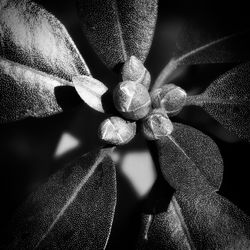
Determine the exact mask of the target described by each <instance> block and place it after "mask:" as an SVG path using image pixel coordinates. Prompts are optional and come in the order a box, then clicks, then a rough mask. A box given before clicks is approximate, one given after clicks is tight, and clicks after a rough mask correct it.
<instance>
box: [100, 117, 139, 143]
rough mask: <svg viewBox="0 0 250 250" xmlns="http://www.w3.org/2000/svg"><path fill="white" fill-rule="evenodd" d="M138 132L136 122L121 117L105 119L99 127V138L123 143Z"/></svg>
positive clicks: (107, 141)
mask: <svg viewBox="0 0 250 250" xmlns="http://www.w3.org/2000/svg"><path fill="white" fill-rule="evenodd" d="M135 133H136V123H135V122H133V123H131V122H128V121H125V120H123V119H122V118H120V117H116V116H112V117H110V118H108V119H105V120H104V121H103V122H102V123H101V124H100V127H99V138H100V139H101V140H102V141H104V142H106V143H109V144H114V145H123V144H126V143H128V142H129V141H130V140H132V139H133V138H134V136H135Z"/></svg>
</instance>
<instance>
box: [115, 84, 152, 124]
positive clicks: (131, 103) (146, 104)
mask: <svg viewBox="0 0 250 250" xmlns="http://www.w3.org/2000/svg"><path fill="white" fill-rule="evenodd" d="M113 99H114V104H115V107H116V109H117V110H118V111H119V112H120V113H121V114H122V115H123V116H124V117H126V118H128V119H132V120H139V119H141V118H143V117H145V116H146V115H147V114H148V112H149V111H150V108H151V98H150V95H149V93H148V90H147V89H146V87H145V86H143V85H142V84H140V83H136V82H133V81H125V82H121V83H119V84H118V85H117V86H116V88H115V89H114V92H113Z"/></svg>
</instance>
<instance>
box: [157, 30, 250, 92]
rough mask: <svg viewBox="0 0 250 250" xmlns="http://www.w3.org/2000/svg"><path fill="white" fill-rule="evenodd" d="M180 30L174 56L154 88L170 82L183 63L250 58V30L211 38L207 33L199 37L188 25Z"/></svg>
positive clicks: (227, 61)
mask: <svg viewBox="0 0 250 250" xmlns="http://www.w3.org/2000/svg"><path fill="white" fill-rule="evenodd" d="M186 29H187V30H185V29H183V30H182V32H180V33H181V34H182V35H181V36H180V38H179V39H178V40H177V42H176V43H177V45H176V51H175V52H174V55H173V58H172V59H171V60H170V61H169V63H168V64H167V65H166V66H165V67H164V68H163V70H162V71H161V73H160V74H159V76H158V78H157V79H156V82H155V85H154V89H155V88H158V87H160V86H162V85H163V84H165V83H168V82H169V80H170V78H171V76H172V73H173V72H174V71H175V70H176V69H177V68H178V67H179V66H182V65H192V64H205V63H237V62H243V61H247V60H249V53H247V51H249V42H250V31H249V30H246V31H242V32H240V33H235V34H230V35H227V36H224V37H220V38H216V39H214V40H211V38H210V39H209V38H208V37H207V36H205V35H203V34H202V35H201V34H199V35H200V36H199V37H197V34H196V33H197V31H193V30H192V29H190V27H188V28H187V27H186Z"/></svg>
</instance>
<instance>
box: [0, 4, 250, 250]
mask: <svg viewBox="0 0 250 250" xmlns="http://www.w3.org/2000/svg"><path fill="white" fill-rule="evenodd" d="M37 2H39V3H40V4H41V5H43V6H44V7H45V8H46V9H47V10H48V11H49V12H51V13H53V14H54V15H55V16H56V17H57V18H58V19H59V20H60V21H61V22H62V23H63V24H64V25H65V26H66V28H67V30H68V32H69V34H70V35H71V36H72V38H73V41H74V42H75V43H76V46H77V47H78V49H79V51H80V52H81V54H82V56H83V58H84V59H85V61H86V63H87V65H88V66H89V68H90V70H91V72H92V74H93V76H94V77H95V78H97V79H99V80H101V81H103V82H104V83H105V84H106V85H108V86H114V85H115V84H116V83H117V81H118V80H119V79H118V77H117V76H116V75H115V74H114V73H112V72H110V71H109V70H108V69H107V68H106V67H105V66H104V65H103V64H102V62H101V61H100V59H99V58H98V57H97V56H96V54H95V53H94V51H93V50H92V48H91V47H90V46H89V44H88V43H87V41H86V39H85V38H84V36H83V33H82V31H81V28H80V24H79V22H78V18H77V13H76V8H75V6H74V2H73V1H59V0H54V1H49V0H44V1H42V0H40V1H37ZM182 23H191V24H193V25H194V26H195V27H197V28H198V30H199V32H201V34H209V36H210V35H211V37H213V36H216V35H218V34H228V33H230V32H234V31H241V30H244V29H245V28H246V27H250V22H249V8H248V6H247V4H246V3H244V2H240V1H234V2H232V3H230V2H228V1H183V2H182V1H164V0H162V1H160V4H159V17H158V21H157V27H156V31H155V37H154V40H153V44H152V49H151V51H150V53H149V56H148V59H147V61H146V67H147V68H148V70H149V71H150V73H151V75H152V79H153V80H155V79H156V77H157V75H158V74H159V73H160V71H161V69H162V68H163V67H164V66H165V64H166V63H167V62H168V60H169V58H170V56H171V48H173V43H174V41H175V40H174V39H175V30H176V27H178V26H179V25H180V24H182ZM249 52H250V51H246V54H249ZM249 55H250V54H249ZM233 66H234V65H233V64H213V65H211V64H210V65H195V66H190V67H186V68H181V69H180V71H179V72H178V74H177V75H176V78H175V79H174V82H175V83H176V84H177V85H179V86H182V87H183V88H184V89H185V90H187V91H188V92H190V93H199V92H201V91H202V90H203V89H204V88H205V87H206V86H208V84H209V83H210V82H211V81H212V80H214V79H215V78H216V77H217V76H219V75H220V74H222V73H224V72H225V71H227V70H228V69H230V68H232V67H233ZM86 115H87V116H88V119H87V120H88V123H89V124H90V125H93V124H94V123H95V121H96V119H97V118H96V113H95V112H92V111H91V110H90V109H88V108H87V107H85V106H84V107H79V108H78V109H76V110H74V111H72V112H66V113H64V114H60V115H57V116H55V117H50V118H46V119H43V120H41V119H27V120H25V121H20V122H16V123H13V124H8V125H0V138H1V142H0V159H1V163H0V164H1V170H2V171H1V182H0V183H1V184H0V188H1V189H0V192H1V193H0V194H1V201H2V202H1V213H0V216H1V218H0V221H1V225H0V227H1V229H2V231H4V229H5V227H6V224H7V223H8V221H9V219H10V218H11V215H12V214H13V212H14V211H15V209H16V208H17V207H18V205H19V204H20V203H21V202H22V201H23V199H24V198H25V197H26V196H27V195H28V194H29V193H30V192H31V190H34V189H36V188H37V186H39V184H40V182H41V181H44V180H45V179H46V178H47V176H48V175H49V174H51V173H53V172H54V171H56V169H58V168H59V167H60V166H61V165H62V164H63V163H64V162H67V161H68V160H71V159H72V158H74V157H75V156H77V155H80V154H82V153H84V152H86V151H87V150H89V149H91V148H92V147H94V142H93V144H91V143H90V144H89V145H88V147H86V145H84V146H83V147H81V148H79V149H78V150H76V151H75V152H71V153H68V154H67V155H65V156H64V157H62V158H61V159H57V160H55V159H53V158H52V156H53V153H54V150H55V148H56V145H57V143H58V140H59V138H60V136H61V134H62V132H63V131H69V132H70V133H71V134H73V135H74V136H75V137H77V138H79V139H80V140H84V138H86V136H89V137H91V134H90V135H86V130H85V129H83V128H85V127H84V126H85V125H84V124H85V123H86ZM98 119H99V118H98ZM176 120H177V121H181V122H185V123H186V124H189V125H192V126H193V127H195V128H198V129H199V130H201V131H202V132H204V133H205V134H207V135H209V136H210V137H211V138H213V140H214V141H215V142H216V144H217V145H218V146H219V149H220V151H221V154H222V156H223V159H224V179H223V183H222V186H221V189H220V191H219V193H220V194H221V195H223V196H225V197H226V198H227V199H229V200H230V201H232V202H233V203H234V204H236V205H237V206H238V207H239V208H240V209H242V210H243V211H244V212H245V213H247V214H248V215H250V205H249V203H248V198H249V195H248V188H249V184H248V183H249V174H248V168H249V167H250V161H249V153H250V146H249V145H248V144H247V143H246V142H244V141H241V140H239V139H237V137H236V136H233V135H230V133H229V132H228V131H226V130H225V129H224V128H222V127H221V126H220V125H219V124H218V123H217V122H216V121H215V120H213V119H212V118H210V117H209V116H208V115H207V114H206V113H205V112H203V111H202V110H200V109H199V108H194V107H189V108H185V109H184V110H183V111H182V113H181V114H180V115H179V117H177V118H176ZM92 133H93V136H94V134H95V132H94V131H93V132H92ZM145 149H146V144H145V143H144V141H143V140H142V139H141V138H136V143H135V144H134V145H133V146H130V145H128V146H127V147H125V149H124V151H126V150H145ZM166 187H167V185H166ZM167 188H168V187H167ZM169 190H171V189H169ZM171 192H172V190H171ZM143 204H144V203H143V200H141V199H139V198H138V196H137V195H136V194H135V193H134V191H133V189H132V188H131V186H130V185H129V183H128V181H127V180H126V179H125V178H124V177H123V176H122V175H118V204H117V212H116V215H115V222H114V227H113V229H112V235H111V240H110V242H109V245H108V248H109V249H118V248H119V249H133V246H134V242H135V241H136V237H137V234H136V233H137V232H138V228H139V216H138V215H139V212H140V211H141V209H142V205H143ZM2 235H4V234H2ZM121 246H123V248H122V247H121Z"/></svg>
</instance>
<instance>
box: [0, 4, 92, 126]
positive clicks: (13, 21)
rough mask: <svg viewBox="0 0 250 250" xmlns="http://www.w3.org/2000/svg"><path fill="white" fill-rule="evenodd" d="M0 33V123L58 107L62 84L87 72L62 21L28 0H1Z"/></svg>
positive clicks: (69, 89)
mask: <svg viewBox="0 0 250 250" xmlns="http://www.w3.org/2000/svg"><path fill="white" fill-rule="evenodd" d="M0 39H1V40H0V41H1V43H0V64H1V65H0V71H1V72H0V73H1V76H0V80H1V87H0V89H1V94H0V98H1V99H0V102H1V104H0V108H1V109H0V123H3V122H10V121H15V120H19V119H24V118H26V117H29V116H34V117H44V116H49V115H52V114H56V113H59V112H61V111H62V107H61V106H60V105H59V104H58V98H59V99H60V96H58V95H57V96H56V94H57V93H61V92H63V91H62V90H63V89H64V88H62V86H68V93H69V92H70V93H71V92H72V90H73V91H74V89H73V86H72V83H71V82H70V81H71V78H72V76H75V75H80V74H86V75H90V72H89V70H88V68H87V66H86V64H85V62H84V60H83V59H82V57H81V55H80V54H79V52H78V50H77V48H76V47H75V45H74V43H73V41H72V40H71V38H70V36H69V34H68V33H67V31H66V29H65V28H64V26H63V25H62V24H61V23H60V22H59V21H58V20H57V19H56V18H55V17H54V16H52V15H51V14H49V13H48V12H47V11H46V10H44V9H43V8H41V7H40V6H38V5H36V4H35V3H33V2H31V1H28V0H27V1H26V0H22V1H15V0H12V1H11V0H6V1H2V2H1V4H0ZM70 86H71V87H70ZM56 92H57V93H56ZM67 97H68V96H67ZM65 101H66V100H65Z"/></svg>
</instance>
